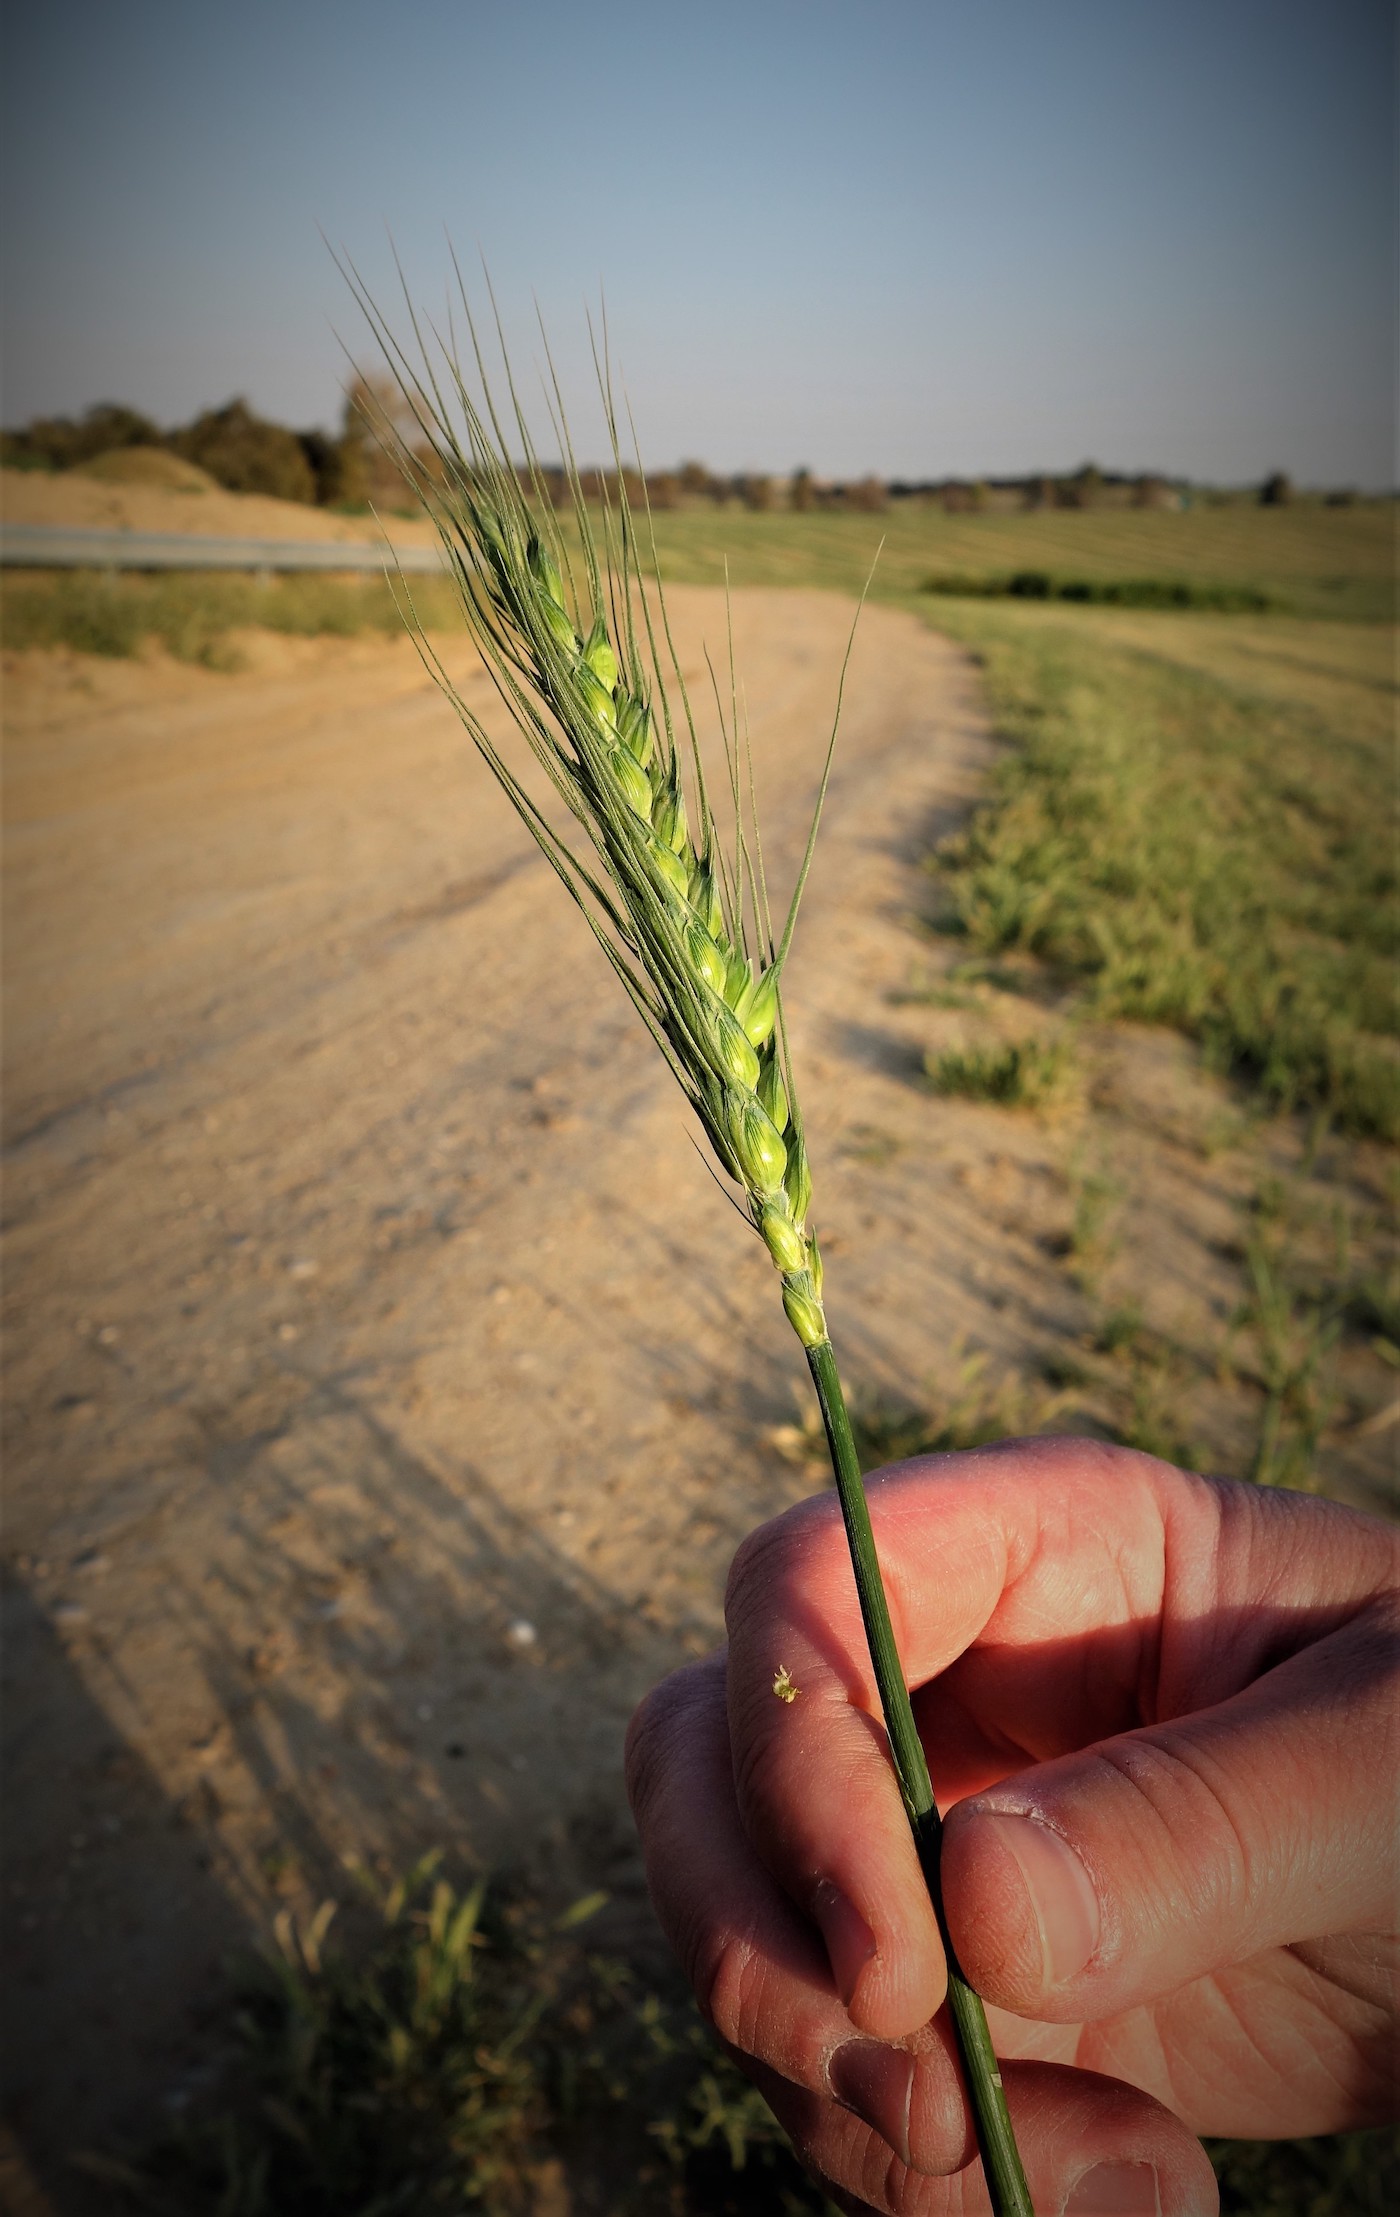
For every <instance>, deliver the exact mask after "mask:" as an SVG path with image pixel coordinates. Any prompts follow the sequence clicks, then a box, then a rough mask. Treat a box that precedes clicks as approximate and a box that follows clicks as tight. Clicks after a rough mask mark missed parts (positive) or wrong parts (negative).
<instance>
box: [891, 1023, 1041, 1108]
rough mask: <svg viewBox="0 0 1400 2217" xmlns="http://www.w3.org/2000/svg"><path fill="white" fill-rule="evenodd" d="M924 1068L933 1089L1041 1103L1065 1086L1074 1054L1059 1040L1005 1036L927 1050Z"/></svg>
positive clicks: (1005, 1104) (1007, 1104) (1012, 1104)
mask: <svg viewBox="0 0 1400 2217" xmlns="http://www.w3.org/2000/svg"><path fill="white" fill-rule="evenodd" d="M924 1069H925V1072H926V1074H927V1077H928V1082H929V1084H930V1085H931V1086H932V1088H933V1090H934V1092H935V1093H955V1094H961V1095H962V1096H963V1097H964V1098H965V1099H967V1100H971V1101H995V1102H996V1103H997V1104H998V1105H999V1106H1000V1107H1002V1108H1046V1107H1048V1106H1049V1105H1050V1104H1051V1103H1052V1102H1054V1101H1058V1100H1061V1099H1063V1097H1064V1096H1065V1094H1066V1093H1067V1092H1068V1091H1069V1090H1070V1087H1071V1084H1072V1080H1073V1070H1074V1058H1073V1055H1072V1053H1071V1051H1070V1049H1069V1047H1068V1046H1067V1045H1066V1043H1065V1042H1064V1041H1063V1040H1058V1039H1048V1040H1047V1039H1022V1040H1008V1041H1005V1042H1003V1043H1002V1044H1001V1045H999V1046H995V1047H945V1048H943V1049H941V1050H937V1051H934V1052H930V1053H929V1054H927V1055H926V1056H925V1057H924Z"/></svg>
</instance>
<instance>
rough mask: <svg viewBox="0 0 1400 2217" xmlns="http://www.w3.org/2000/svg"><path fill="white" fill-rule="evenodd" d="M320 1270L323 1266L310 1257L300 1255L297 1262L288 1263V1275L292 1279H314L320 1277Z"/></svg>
mask: <svg viewBox="0 0 1400 2217" xmlns="http://www.w3.org/2000/svg"><path fill="white" fill-rule="evenodd" d="M320 1268H321V1265H320V1264H319V1263H318V1262H314V1261H313V1260H312V1258H311V1256H310V1255H298V1257H297V1259H296V1261H295V1262H289V1263H288V1265H287V1273H288V1276H289V1277H292V1278H314V1277H316V1276H317V1275H318V1273H319V1271H320Z"/></svg>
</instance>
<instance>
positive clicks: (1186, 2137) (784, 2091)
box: [754, 2063, 1219, 2217]
mask: <svg viewBox="0 0 1400 2217" xmlns="http://www.w3.org/2000/svg"><path fill="white" fill-rule="evenodd" d="M754 2076H755V2078H756V2079H757V2081H758V2084H759V2086H760V2088H761V2090H762V2092H763V2095H764V2098H765V2100H766V2101H767V2102H768V2104H769V2106H770V2108H771V2109H772V2110H773V2113H774V2115H775V2116H776V2117H777V2119H778V2122H779V2123H780V2124H781V2125H782V2127H783V2129H784V2131H785V2132H786V2133H787V2134H788V2135H789V2137H790V2139H791V2140H792V2142H793V2144H794V2146H795V2147H796V2149H797V2151H798V2154H799V2156H800V2157H801V2158H802V2160H803V2161H804V2162H805V2163H806V2164H808V2165H809V2166H810V2167H811V2169H812V2170H814V2171H815V2172H816V2173H818V2175H819V2176H820V2177H821V2179H822V2181H823V2183H824V2184H827V2183H829V2185H830V2186H831V2187H832V2188H834V2189H836V2191H837V2192H838V2194H839V2195H840V2197H841V2200H842V2203H843V2206H845V2207H847V2208H850V2209H852V2210H861V2211H864V2210H874V2211H876V2212H878V2213H879V2217H985V2213H986V2212H989V2211H990V2209H991V2206H992V2205H991V2199H990V2196H989V2193H988V2190H987V2183H986V2178H985V2176H984V2173H983V2171H982V2166H981V2163H980V2161H978V2160H976V2159H973V2158H969V2161H968V2163H967V2164H966V2165H964V2166H963V2167H962V2168H961V2169H960V2170H958V2171H956V2172H955V2173H953V2174H952V2175H951V2176H948V2177H944V2178H928V2177H925V2176H924V2175H923V2174H921V2173H919V2172H917V2171H913V2170H911V2169H910V2168H909V2166H908V2165H907V2164H906V2163H904V2162H903V2161H901V2159H900V2157H899V2156H898V2155H897V2154H896V2153H895V2152H894V2151H893V2150H892V2149H891V2148H890V2147H889V2145H888V2144H887V2143H886V2142H885V2141H884V2140H883V2139H882V2138H881V2137H880V2135H879V2134H878V2133H876V2132H873V2131H872V2130H871V2129H870V2127H869V2126H867V2125H864V2124H862V2123H861V2122H860V2121H859V2120H858V2119H857V2118H855V2117H852V2116H849V2115H847V2114H846V2112H845V2111H843V2110H842V2109H840V2108H838V2107H836V2106H835V2105H834V2104H833V2103H831V2102H824V2101H822V2100H821V2099H820V2098H819V2097H817V2096H814V2095H812V2094H810V2093H806V2092H804V2091H803V2090H802V2089H800V2088H796V2087H792V2086H790V2085H788V2084H787V2083H786V2082H785V2081H784V2080H782V2079H781V2078H779V2077H777V2076H776V2075H775V2074H773V2073H771V2072H769V2073H765V2072H762V2071H758V2072H755V2073H754ZM1003 2078H1004V2082H1005V2086H1006V2099H1007V2106H1008V2108H1009V2109H1010V2112H1011V2122H1012V2127H1013V2129H1014V2131H1015V2134H1016V2143H1017V2147H1018V2149H1019V2151H1020V2155H1021V2161H1022V2164H1023V2166H1024V2168H1025V2172H1026V2183H1027V2185H1028V2187H1029V2188H1030V2196H1031V2201H1032V2204H1033V2206H1034V2208H1035V2210H1036V2212H1037V2217H1213V2213H1214V2212H1215V2211H1216V2210H1217V2208H1218V2206H1219V2198H1218V2194H1217V2190H1216V2184H1215V2175H1214V2173H1213V2171H1212V2170H1211V2166H1210V2162H1209V2159H1208V2157H1207V2156H1206V2153H1205V2150H1204V2149H1203V2148H1202V2146H1201V2144H1200V2142H1199V2141H1198V2140H1197V2139H1196V2138H1195V2137H1194V2135H1193V2134H1191V2133H1189V2132H1188V2131H1187V2129H1186V2127H1185V2126H1184V2125H1183V2124H1182V2123H1181V2122H1180V2121H1179V2120H1178V2119H1177V2118H1175V2117H1174V2116H1173V2115H1172V2114H1171V2111H1170V2110H1168V2109H1164V2108H1163V2107H1162V2105H1161V2104H1160V2103H1159V2102H1155V2101H1153V2100H1152V2098H1151V2096H1150V2095H1148V2094H1143V2093H1140V2092H1139V2091H1138V2090H1137V2088H1136V2087H1130V2086H1125V2085H1123V2084H1122V2082H1121V2081H1120V2080H1118V2079H1110V2078H1100V2077H1099V2076H1098V2075H1097V2073H1095V2072H1092V2071H1076V2070H1071V2069H1068V2068H1066V2067H1065V2066H1063V2065H1060V2064H1053V2063H1010V2064H1008V2065H1006V2067H1005V2069H1004V2072H1003Z"/></svg>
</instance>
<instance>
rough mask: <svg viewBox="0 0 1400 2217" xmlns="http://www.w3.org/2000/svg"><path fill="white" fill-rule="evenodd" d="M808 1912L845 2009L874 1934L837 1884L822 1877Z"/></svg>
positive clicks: (868, 1955)
mask: <svg viewBox="0 0 1400 2217" xmlns="http://www.w3.org/2000/svg"><path fill="white" fill-rule="evenodd" d="M812 1915H813V1916H814V1917H815V1918H816V1920H817V1923H818V1924H819V1925H820V1926H821V1928H822V1938H823V1939H824V1940H825V1942H826V1952H827V1954H828V1956H829V1957H830V1958H831V1975H832V1977H833V1978H834V1979H835V1981H836V1991H837V1993H838V1994H839V1995H840V1996H841V1999H842V2001H843V2002H844V2003H845V2004H846V2007H847V2008H848V2009H849V2008H850V2006H851V2000H852V1997H853V1995H854V1994H855V1990H856V1987H857V1985H858V1984H859V1982H860V1974H861V1972H862V1971H863V1970H864V1969H865V1966H866V1964H867V1963H868V1962H870V1960H871V1958H872V1957H873V1956H874V1953H875V1935H874V1933H873V1932H872V1931H871V1929H870V1927H869V1925H868V1924H867V1923H866V1921H865V1919H864V1917H863V1916H862V1915H861V1913H860V1911H859V1910H858V1909H857V1908H856V1907H855V1905H854V1903H852V1902H849V1901H847V1899H846V1897H845V1895H844V1894H843V1893H842V1891H841V1889H840V1887H839V1886H833V1885H832V1883H831V1880H830V1879H829V1878H824V1879H823V1880H822V1882H821V1884H820V1885H819V1886H818V1887H817V1889H816V1892H815V1893H814V1894H813V1896H812Z"/></svg>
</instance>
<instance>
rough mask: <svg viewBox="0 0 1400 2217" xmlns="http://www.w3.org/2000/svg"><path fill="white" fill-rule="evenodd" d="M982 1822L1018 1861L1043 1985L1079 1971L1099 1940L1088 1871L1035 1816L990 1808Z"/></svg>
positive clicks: (1056, 1983)
mask: <svg viewBox="0 0 1400 2217" xmlns="http://www.w3.org/2000/svg"><path fill="white" fill-rule="evenodd" d="M982 1822H983V1823H984V1824H989V1825H992V1826H993V1827H994V1828H995V1832H996V1837H997V1839H999V1840H1000V1842H1001V1844H1002V1846H1003V1847H1004V1848H1006V1849H1008V1850H1009V1852H1010V1853H1011V1855H1013V1856H1014V1858H1015V1860H1016V1863H1017V1865H1018V1867H1019V1869H1020V1873H1021V1877H1022V1879H1023V1880H1024V1882H1025V1888H1026V1892H1027V1893H1028V1894H1029V1896H1030V1903H1031V1907H1032V1909H1033V1910H1034V1911H1035V1916H1036V1922H1037V1924H1038V1925H1039V1926H1040V1952H1041V1962H1042V1966H1043V1977H1044V1981H1045V1984H1046V1986H1047V1987H1049V1986H1059V1985H1060V1984H1061V1983H1062V1982H1063V1981H1064V1980H1065V1979H1067V1978H1073V1977H1074V1976H1075V1973H1076V1972H1078V1971H1082V1970H1083V1968H1084V1966H1085V1964H1086V1963H1087V1962H1088V1960H1089V1958H1090V1956H1091V1955H1092V1954H1093V1952H1094V1950H1095V1948H1096V1947H1097V1946H1098V1944H1099V1901H1098V1896H1097V1894H1096V1893H1095V1892H1094V1888H1093V1884H1092V1882H1091V1880H1090V1877H1089V1873H1088V1872H1087V1871H1086V1870H1085V1868H1084V1865H1083V1864H1082V1863H1081V1862H1080V1860H1079V1857H1078V1856H1077V1855H1076V1854H1075V1852H1074V1849H1073V1848H1072V1847H1070V1846H1069V1844H1068V1842H1067V1841H1065V1840H1062V1839H1061V1838H1060V1835H1059V1833H1058V1832H1052V1831H1051V1830H1050V1827H1049V1826H1048V1825H1045V1824H1040V1823H1038V1822H1037V1821H1036V1819H1035V1818H1034V1817H1007V1816H1001V1815H998V1814H996V1813H995V1812H994V1811H990V1810H989V1811H988V1813H987V1815H986V1816H985V1817H984V1818H983V1820H982Z"/></svg>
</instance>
